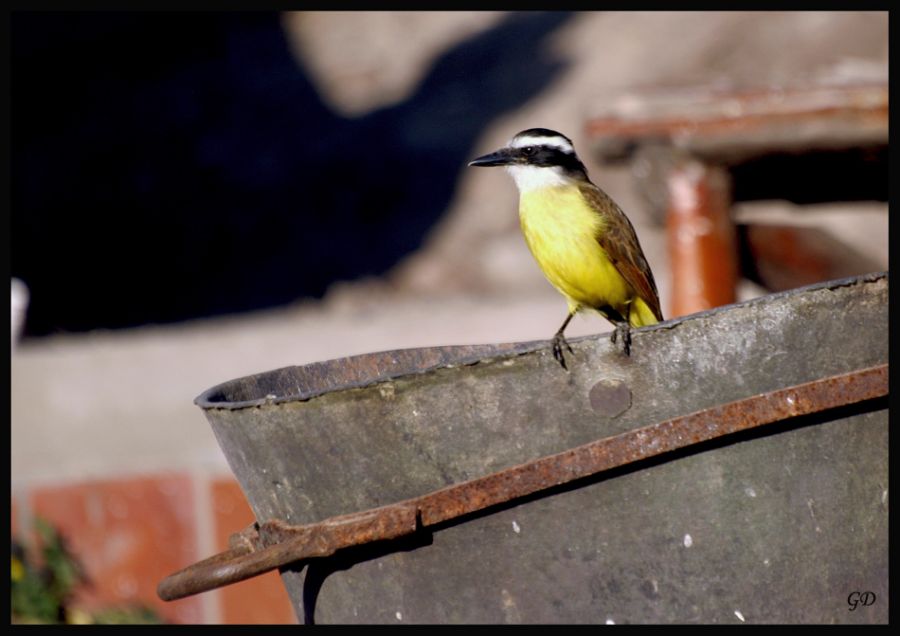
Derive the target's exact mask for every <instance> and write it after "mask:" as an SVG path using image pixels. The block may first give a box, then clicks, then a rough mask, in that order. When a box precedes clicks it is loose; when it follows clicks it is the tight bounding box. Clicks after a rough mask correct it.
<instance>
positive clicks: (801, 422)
mask: <svg viewBox="0 0 900 636" xmlns="http://www.w3.org/2000/svg"><path fill="white" fill-rule="evenodd" d="M887 408H888V396H884V397H880V398H875V399H871V400H866V401H864V402H859V403H857V404H850V405H846V406H841V407H837V408H833V409H829V410H827V411H822V412H819V413H812V414H809V415H803V416H799V417H793V418H790V419H786V420H782V421H780V422H775V423H772V424H768V425H763V426H758V427H756V428H751V429H748V430H745V431H740V432H738V433H733V434H731V435H725V436H722V437H719V438H716V439H712V440H709V441H706V442H701V443H699V444H694V445H691V446H687V447H684V448H681V449H678V450H675V451H671V452H668V453H663V454H661V455H656V456H654V457H649V458H647V459H644V460H641V461H637V462H633V463H631V464H627V465H625V466H620V467H618V468H613V469H611V470H607V471H604V472H602V473H598V474H596V475H590V476H588V477H583V478H581V479H576V480H574V481H571V482H568V483H565V484H560V485H559V486H554V487H552V488H547V489H546V490H542V491H540V492H536V493H533V494H531V495H526V496H524V497H518V498H516V499H513V500H511V501H508V502H506V503H503V504H498V505H495V506H491V507H489V508H485V509H483V510H479V511H477V512H473V513H470V514H467V515H463V516H460V517H457V518H455V519H450V520H447V521H444V522H441V523H437V524H434V525H431V526H428V527H426V528H421V527H420V528H419V530H418V532H416V534H414V535H410V536H407V537H403V538H401V539H398V540H395V541H382V542H378V543H373V544H368V545H361V546H355V547H353V548H347V549H345V550H339V551H338V552H337V553H335V554H334V555H332V556H330V557H325V558H321V559H310V560H308V561H304V562H298V563H297V564H295V566H291V569H295V567H296V568H297V569H299V568H302V567H303V565H308V566H309V569H308V570H307V573H306V578H305V579H304V583H303V609H304V615H305V617H304V618H305V622H307V623H308V624H312V623H314V614H315V608H316V602H317V600H318V596H319V592H320V591H321V589H322V585H323V584H324V582H325V579H326V578H327V577H328V576H330V575H331V574H333V573H335V572H338V571H341V570H347V569H349V568H351V567H352V566H354V565H356V564H357V563H362V562H364V561H369V560H372V559H377V558H380V557H383V556H385V555H387V554H391V553H394V552H400V551H410V550H415V549H417V548H420V547H423V546H427V545H431V544H432V543H433V534H434V533H435V532H439V531H441V530H445V529H447V528H452V527H454V526H458V525H461V524H464V523H467V522H470V521H473V520H475V519H480V518H483V517H487V516H489V515H493V514H496V513H498V512H501V511H504V510H509V509H512V508H516V507H518V506H522V505H524V504H527V503H530V502H533V501H536V500H538V499H543V498H545V497H551V496H553V495H558V494H561V493H566V492H570V491H573V490H577V489H579V488H584V487H586V486H591V485H594V484H599V483H601V482H604V481H607V480H611V479H616V478H618V477H622V476H625V475H630V474H632V473H636V472H639V471H644V470H648V469H651V468H653V467H655V466H659V465H662V464H665V463H668V462H671V461H675V460H678V459H684V458H687V457H691V456H694V455H699V454H701V453H707V452H710V451H714V450H718V449H722V448H725V447H728V446H733V445H735V444H740V443H744V442H752V441H754V440H760V439H765V438H767V437H772V436H775V435H783V434H786V433H790V432H793V431H797V430H800V429H803V428H808V427H812V426H818V425H822V424H827V423H829V422H835V421H839V420H842V419H846V418H849V417H853V416H856V415H862V414H864V413H872V412H876V411H882V410H884V411H886V410H887Z"/></svg>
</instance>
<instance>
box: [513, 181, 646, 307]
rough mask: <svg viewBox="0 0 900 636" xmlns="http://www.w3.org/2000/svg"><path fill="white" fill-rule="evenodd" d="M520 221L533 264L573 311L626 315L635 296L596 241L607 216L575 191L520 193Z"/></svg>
mask: <svg viewBox="0 0 900 636" xmlns="http://www.w3.org/2000/svg"><path fill="white" fill-rule="evenodd" d="M519 221H520V222H521V226H522V233H523V234H524V235H525V242H526V243H527V244H528V247H529V249H530V250H531V253H532V254H533V255H534V258H535V260H537V262H538V265H539V266H540V268H541V270H542V271H543V272H544V275H545V276H546V277H547V280H549V281H550V283H551V284H552V285H553V286H554V287H556V289H558V290H559V292H560V293H561V294H562V295H563V296H565V297H566V300H567V301H568V303H569V309H570V310H573V311H575V310H578V309H580V308H582V307H592V308H598V307H602V306H604V305H610V306H612V307H614V308H616V310H617V311H619V312H620V313H621V314H622V315H624V316H628V304H629V303H630V302H631V300H632V299H633V297H634V292H633V291H632V289H631V287H630V286H629V285H628V283H626V282H625V279H624V278H622V275H621V274H619V272H618V271H617V270H616V268H615V267H614V266H613V264H612V262H611V261H610V260H609V257H608V256H607V255H606V252H605V251H604V250H603V248H601V247H600V244H599V243H598V242H597V239H596V237H597V236H598V234H599V233H602V232H603V218H602V217H601V216H600V214H598V213H597V211H595V210H594V209H592V208H591V207H590V206H589V205H588V204H587V203H586V202H585V200H584V199H583V198H582V196H581V194H580V193H579V191H578V188H577V187H569V186H558V187H547V188H537V189H533V190H529V191H527V192H523V193H521V196H520V198H519Z"/></svg>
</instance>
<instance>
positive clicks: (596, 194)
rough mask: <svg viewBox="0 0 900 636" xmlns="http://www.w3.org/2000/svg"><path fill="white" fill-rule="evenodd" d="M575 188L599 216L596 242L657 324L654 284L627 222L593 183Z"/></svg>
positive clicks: (656, 293)
mask: <svg viewBox="0 0 900 636" xmlns="http://www.w3.org/2000/svg"><path fill="white" fill-rule="evenodd" d="M579 188H580V190H581V194H582V195H583V196H584V197H585V199H587V200H588V201H589V202H591V203H593V204H594V205H595V206H596V208H597V210H599V211H600V213H601V214H602V215H603V218H604V230H603V232H602V234H601V235H599V236H597V242H598V243H600V246H601V247H602V248H603V249H604V250H605V251H606V254H607V255H608V256H609V258H610V260H611V261H612V262H613V265H614V266H615V268H616V269H617V270H618V271H619V273H620V274H622V277H623V278H624V279H625V280H626V281H628V284H629V285H631V287H632V288H633V289H634V291H635V292H637V295H638V296H640V297H641V298H643V299H644V302H646V303H647V305H648V306H649V307H650V310H651V311H652V312H653V315H654V316H656V318H657V319H658V320H660V321H661V320H663V315H662V310H661V309H660V308H659V292H657V291H656V281H655V280H653V272H651V271H650V265H649V264H648V263H647V259H646V258H645V257H644V252H643V250H641V244H640V242H639V241H638V237H637V233H636V232H635V231H634V226H633V225H632V224H631V221H630V220H628V217H627V216H625V213H624V212H622V209H621V208H620V207H619V206H618V205H616V202H615V201H613V200H612V199H611V198H610V196H609V195H608V194H606V193H605V192H604V191H603V190H601V189H600V188H598V187H597V186H595V185H594V184H593V183H585V184H583V185H581V186H579Z"/></svg>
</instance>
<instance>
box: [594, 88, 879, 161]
mask: <svg viewBox="0 0 900 636" xmlns="http://www.w3.org/2000/svg"><path fill="white" fill-rule="evenodd" d="M888 101H889V97H888V86H887V83H872V84H848V83H843V84H841V83H832V84H823V83H818V84H809V85H805V86H803V85H794V86H772V87H764V88H758V89H731V88H722V87H716V86H701V87H697V88H691V89H682V90H674V89H668V90H651V91H646V92H643V93H634V94H629V95H627V96H624V97H622V98H620V99H618V100H617V101H614V102H605V103H603V104H602V105H601V106H600V107H598V108H597V109H595V112H594V113H593V114H592V116H591V117H590V119H589V120H588V123H587V125H586V132H587V134H588V136H589V137H590V138H591V139H592V141H593V146H594V150H595V151H596V152H598V153H599V154H600V155H601V156H603V157H605V158H607V159H609V160H613V159H621V158H624V157H625V156H627V155H629V154H630V153H631V152H633V151H634V150H635V148H636V146H637V145H639V144H644V143H659V142H662V143H666V144H671V145H673V146H676V147H678V148H681V149H682V150H684V151H686V152H689V153H690V154H692V155H694V156H698V157H711V158H715V159H717V160H723V159H727V160H737V159H741V158H744V157H747V156H751V155H757V154H761V153H767V152H773V151H784V150H791V149H803V150H810V149H813V148H833V147H859V146H865V145H871V144H886V143H887V138H888Z"/></svg>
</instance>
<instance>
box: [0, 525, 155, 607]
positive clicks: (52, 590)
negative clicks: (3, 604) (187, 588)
mask: <svg viewBox="0 0 900 636" xmlns="http://www.w3.org/2000/svg"><path fill="white" fill-rule="evenodd" d="M34 529H35V532H36V535H37V548H36V549H35V550H33V551H30V552H29V551H28V550H26V549H25V546H24V545H23V544H22V543H20V542H19V541H16V540H15V539H13V541H12V549H11V555H10V582H11V586H10V588H11V591H10V594H11V599H10V609H11V613H12V622H13V623H160V622H162V621H161V620H160V618H159V617H158V616H157V615H156V613H155V612H154V611H153V610H151V609H149V608H145V607H134V608H104V609H102V610H98V611H95V612H92V613H89V612H85V611H84V610H80V609H78V608H75V607H72V606H71V601H72V598H73V595H74V593H75V591H76V589H77V588H78V586H79V585H83V584H86V583H87V582H88V579H87V576H86V574H85V571H84V568H83V567H82V565H81V564H80V563H79V562H78V561H77V559H76V558H75V557H74V556H73V555H72V553H71V552H70V551H69V549H68V548H67V546H66V544H65V541H64V540H63V537H62V536H61V535H60V534H59V532H57V531H56V529H55V528H54V527H53V526H52V525H50V524H49V523H48V522H46V521H44V520H43V519H40V518H37V519H35V522H34ZM35 552H36V553H37V554H35Z"/></svg>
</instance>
